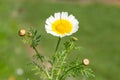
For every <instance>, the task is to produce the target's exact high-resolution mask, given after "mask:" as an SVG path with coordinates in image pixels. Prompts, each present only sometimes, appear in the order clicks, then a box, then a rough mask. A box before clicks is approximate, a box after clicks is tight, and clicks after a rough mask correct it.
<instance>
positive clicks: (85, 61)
mask: <svg viewBox="0 0 120 80" xmlns="http://www.w3.org/2000/svg"><path fill="white" fill-rule="evenodd" d="M89 63H90V61H89V59H87V58H86V59H83V64H84V65H85V66H87V65H89Z"/></svg>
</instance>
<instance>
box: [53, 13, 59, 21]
mask: <svg viewBox="0 0 120 80" xmlns="http://www.w3.org/2000/svg"><path fill="white" fill-rule="evenodd" d="M54 17H55V20H58V19H60V13H59V12H58V13H55V14H54Z"/></svg>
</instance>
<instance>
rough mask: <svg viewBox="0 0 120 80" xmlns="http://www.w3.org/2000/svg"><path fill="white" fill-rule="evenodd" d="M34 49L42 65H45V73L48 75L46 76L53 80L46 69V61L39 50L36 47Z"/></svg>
mask: <svg viewBox="0 0 120 80" xmlns="http://www.w3.org/2000/svg"><path fill="white" fill-rule="evenodd" d="M33 49H34V50H35V52H36V54H37V55H38V57H39V59H40V61H41V63H42V65H43V68H44V73H45V74H46V76H47V77H48V79H49V80H51V76H50V75H49V73H48V71H47V69H46V66H45V64H44V61H43V58H42V56H41V55H40V54H39V52H38V50H37V49H36V47H33Z"/></svg>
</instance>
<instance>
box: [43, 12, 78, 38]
mask: <svg viewBox="0 0 120 80" xmlns="http://www.w3.org/2000/svg"><path fill="white" fill-rule="evenodd" d="M78 24H79V22H78V20H77V19H75V17H74V16H73V15H68V13H67V12H61V13H60V12H58V13H55V14H54V16H50V17H49V18H48V19H47V20H46V25H45V29H46V32H47V33H49V34H52V35H54V36H58V37H64V36H69V35H72V34H73V33H75V32H76V31H77V30H78V28H79V26H78Z"/></svg>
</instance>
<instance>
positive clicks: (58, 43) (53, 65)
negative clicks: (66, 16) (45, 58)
mask: <svg viewBox="0 0 120 80" xmlns="http://www.w3.org/2000/svg"><path fill="white" fill-rule="evenodd" d="M60 42H61V38H60V37H59V39H58V42H57V46H56V49H55V54H54V56H53V64H52V72H51V77H52V78H53V74H54V68H55V57H56V55H57V50H58V47H59V45H60Z"/></svg>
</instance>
